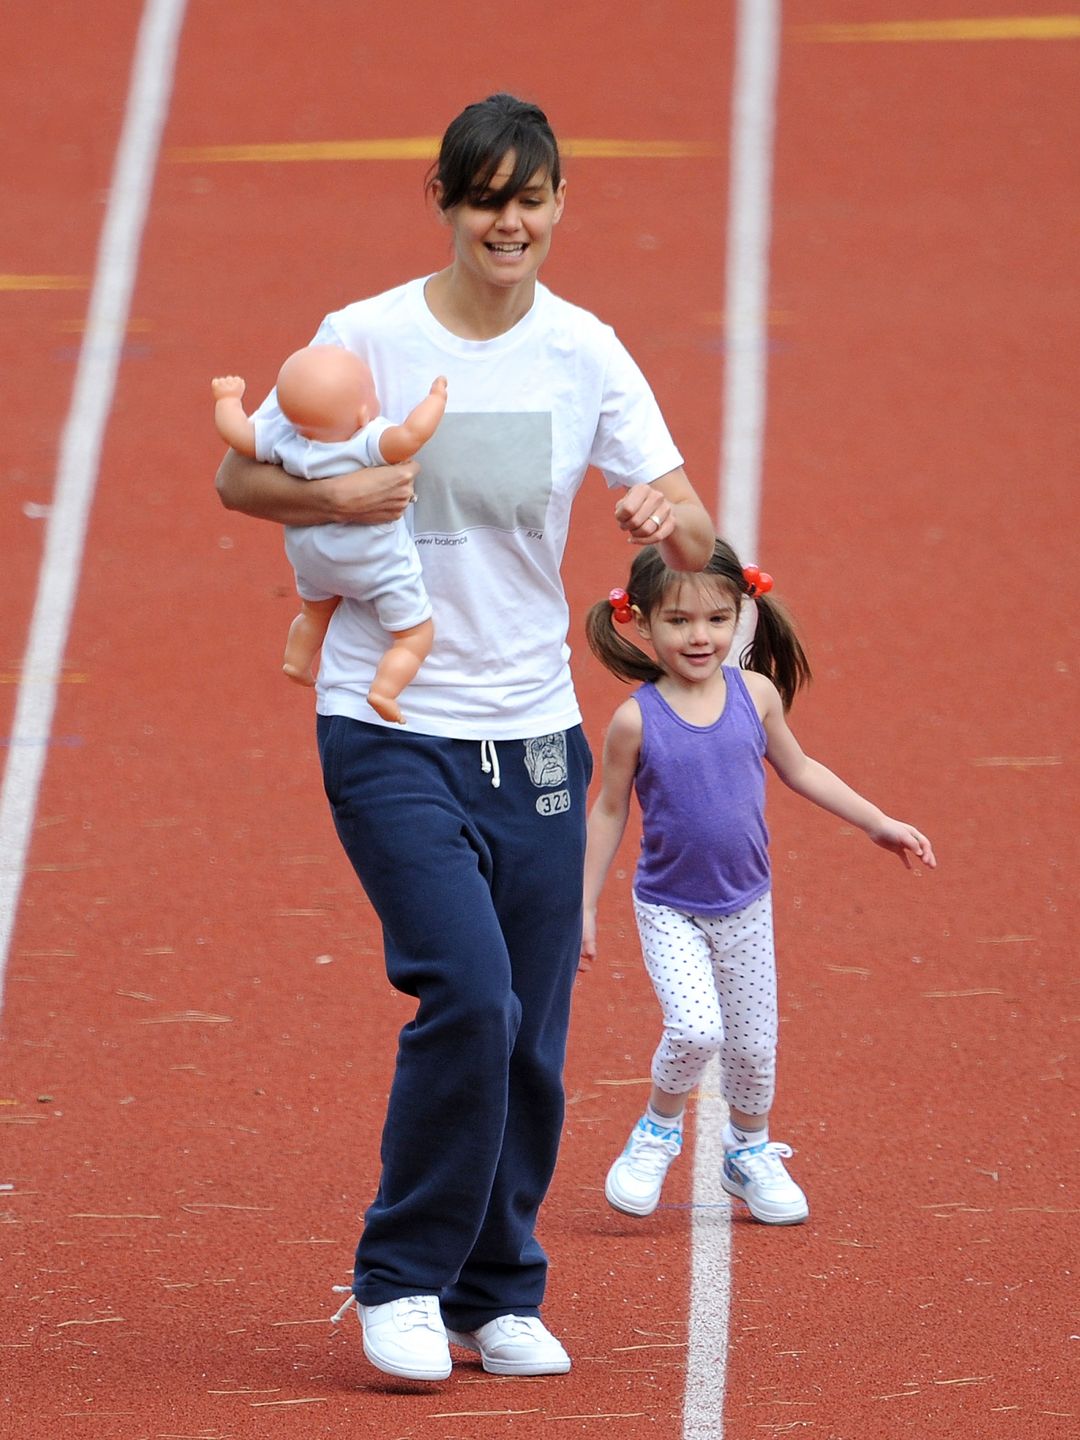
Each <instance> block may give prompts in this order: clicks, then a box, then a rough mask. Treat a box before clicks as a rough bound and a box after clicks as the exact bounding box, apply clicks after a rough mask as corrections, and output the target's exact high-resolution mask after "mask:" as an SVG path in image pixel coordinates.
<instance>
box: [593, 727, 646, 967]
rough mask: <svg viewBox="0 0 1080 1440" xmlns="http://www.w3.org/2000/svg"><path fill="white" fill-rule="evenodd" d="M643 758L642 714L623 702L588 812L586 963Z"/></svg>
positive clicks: (610, 730) (611, 729) (607, 739)
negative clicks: (635, 777)
mask: <svg viewBox="0 0 1080 1440" xmlns="http://www.w3.org/2000/svg"><path fill="white" fill-rule="evenodd" d="M640 753H641V711H640V710H639V709H638V704H637V701H636V700H625V701H623V703H622V704H621V705H620V706H619V708H618V709H617V710H616V711H615V714H614V715H613V716H612V717H611V724H610V725H609V726H608V732H607V735H606V736H605V738H604V758H603V774H602V777H601V782H600V793H599V795H597V797H596V800H595V801H594V802H593V807H592V809H591V810H590V811H589V828H588V842H587V844H586V847H585V917H584V927H583V930H582V937H581V959H582V963H583V964H587V963H588V962H590V961H592V960H595V958H596V908H597V905H598V904H599V902H600V892H601V891H602V890H603V888H604V881H605V880H606V879H607V873H608V871H609V870H610V869H611V862H612V860H614V858H615V852H616V851H617V850H618V848H619V844H620V842H621V840H622V837H623V834H624V833H625V831H626V821H627V818H628V817H629V814H630V795H631V792H632V791H633V788H634V775H635V774H636V772H637V765H638V756H639V755H640Z"/></svg>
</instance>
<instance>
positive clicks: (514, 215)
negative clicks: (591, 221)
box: [435, 151, 566, 289]
mask: <svg viewBox="0 0 1080 1440" xmlns="http://www.w3.org/2000/svg"><path fill="white" fill-rule="evenodd" d="M513 173H514V153H513V151H510V152H509V153H508V154H506V155H504V156H503V159H502V161H501V162H500V164H499V168H498V169H497V170H496V172H495V174H494V175H493V176H492V178H491V185H490V187H489V193H491V194H497V193H498V192H499V190H500V189H501V188H502V187H503V186H505V185H506V184H507V183H508V181H509V180H510V178H511V176H512V175H513ZM565 193H566V181H565V180H561V181H560V182H559V187H558V189H557V190H556V189H554V188H553V186H552V184H551V177H550V175H548V174H547V173H546V172H545V171H540V170H538V171H537V172H536V173H535V174H534V175H532V176H530V178H529V180H528V182H527V184H526V185H525V186H524V187H523V188H522V189H521V190H519V191H518V192H517V194H516V195H515V196H514V197H513V199H511V200H507V201H506V202H505V203H504V204H503V205H501V206H497V207H495V208H490V207H488V206H485V205H484V204H482V203H479V204H478V203H476V201H474V200H472V199H465V200H463V201H462V202H461V204H460V205H455V206H454V208H453V209H452V210H443V211H441V212H440V213H441V214H442V217H443V219H444V221H445V222H446V224H447V225H449V226H450V229H451V230H452V231H453V235H454V251H455V257H456V262H457V263H458V264H459V265H461V266H463V267H464V269H465V270H467V271H468V272H469V274H470V275H472V276H474V277H475V278H476V279H478V280H481V281H483V282H484V283H486V284H488V285H493V286H496V287H498V288H500V289H512V288H513V287H515V286H517V285H521V284H522V283H523V282H530V281H532V280H534V279H535V278H536V272H537V271H538V270H539V269H540V266H541V265H542V264H543V262H544V260H545V259H546V258H547V253H548V251H549V250H550V248H551V232H552V230H553V229H554V228H555V226H556V225H557V224H558V223H559V217H560V216H561V215H562V211H563V198H564V195H565ZM482 198H483V197H477V199H478V200H482ZM435 200H436V203H438V200H439V193H438V186H436V188H435Z"/></svg>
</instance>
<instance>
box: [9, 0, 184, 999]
mask: <svg viewBox="0 0 1080 1440" xmlns="http://www.w3.org/2000/svg"><path fill="white" fill-rule="evenodd" d="M185 3H186V0H147V5H146V8H145V9H144V11H143V14H142V18H141V20H140V22H139V32H138V36H137V39H136V42H135V54H134V60H133V62H132V73H131V84H130V88H129V90H128V98H127V104H126V107H125V111H124V125H123V129H122V131H121V134H120V140H119V142H118V145H117V150H116V160H115V165H114V170H113V177H112V184H111V186H110V188H109V199H108V206H107V209H106V212H105V220H104V223H103V225H102V230H101V239H100V241H99V244H98V255H97V263H96V266H95V271H94V281H93V288H92V290H91V294H90V302H89V307H88V311H87V323H86V330H85V332H84V335H83V342H82V345H81V347H80V350H79V361H78V366H77V369H76V372H75V383H74V386H73V390H72V399H71V406H70V409H69V410H68V414H67V419H66V420H65V422H64V429H63V432H62V434H61V438H60V454H59V459H58V462H57V472H56V484H55V487H54V490H53V498H52V503H51V506H50V509H49V518H48V522H47V528H46V534H45V548H44V555H43V558H42V562H41V568H40V570H39V572H38V587H37V594H36V596H35V600H34V612H33V616H32V618H31V621H30V631H29V637H28V640H27V645H26V653H25V656H24V659H23V664H22V671H21V678H20V681H19V687H18V693H17V698H16V702H15V717H14V722H13V725H12V733H11V737H10V740H9V742H8V754H7V763H6V765H5V767H4V782H3V789H2V791H0V1006H2V1005H3V995H4V976H5V973H6V971H7V961H8V955H9V952H10V948H11V939H12V935H13V933H14V929H15V917H16V913H17V910H18V905H19V896H20V894H21V891H22V883H23V878H24V875H25V873H26V858H27V854H28V852H29V848H30V834H31V830H32V828H33V822H34V815H35V813H36V809H37V799H38V791H39V789H40V786H41V777H42V774H43V772H44V768H45V757H46V754H47V751H48V747H49V742H50V739H51V734H52V722H53V715H54V712H55V709H56V690H57V684H58V680H59V675H60V670H61V666H62V664H63V659H64V650H65V647H66V645H67V638H68V632H69V630H70V627H71V617H72V613H73V611H74V607H75V600H76V596H77V593H78V586H79V577H80V574H81V570H82V558H83V550H84V546H85V541H86V529H87V524H88V521H89V515H90V507H91V504H92V502H93V498H94V490H95V487H96V484H97V476H98V465H99V462H100V458H101V447H102V442H103V437H104V433H105V426H106V422H107V420H108V416H109V411H110V409H111V407H112V399H113V394H114V392H115V388H116V374H117V369H118V367H119V361H120V350H121V347H122V345H123V343H124V335H125V332H126V330H127V323H128V314H129V311H130V306H131V295H132V290H133V288H134V284H135V275H136V271H137V269H138V258H139V247H140V244H141V240H142V233H143V228H144V226H145V222H146V213H147V209H148V206H149V200H150V193H151V190H152V188H153V179H154V172H155V169H156V165H157V158H158V154H159V151H160V146H161V135H162V131H163V129H164V125H165V119H166V116H167V113H168V105H169V100H170V97H171V93H172V80H173V73H174V69H175V61H176V51H177V46H178V42H179V36H180V30H181V27H182V25H183V19H184V9H185Z"/></svg>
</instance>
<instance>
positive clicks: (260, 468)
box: [214, 450, 420, 525]
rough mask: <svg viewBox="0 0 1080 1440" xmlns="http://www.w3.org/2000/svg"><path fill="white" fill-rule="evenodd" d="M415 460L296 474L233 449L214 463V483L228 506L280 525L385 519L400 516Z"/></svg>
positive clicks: (415, 470) (361, 522)
mask: <svg viewBox="0 0 1080 1440" xmlns="http://www.w3.org/2000/svg"><path fill="white" fill-rule="evenodd" d="M419 468H420V467H419V466H418V465H417V464H416V462H415V461H412V460H410V461H407V462H405V463H404V464H402V465H374V466H372V467H371V468H370V469H368V470H350V471H349V472H348V473H347V474H344V475H335V476H333V477H331V478H330V479H327V480H298V479H296V478H295V477H294V476H292V475H289V474H287V473H286V472H285V471H284V470H283V469H282V468H281V467H280V466H279V465H264V464H262V463H261V462H260V461H258V460H249V459H248V458H247V457H246V456H244V455H239V454H237V452H236V451H235V450H230V451H228V453H227V454H226V456H225V458H224V460H222V462H221V464H220V466H219V467H218V472H217V477H216V480H215V482H214V483H215V485H216V486H217V493H218V496H219V498H220V500H221V503H222V504H223V505H224V506H225V508H226V509H227V510H239V511H240V512H241V513H242V514H244V515H252V516H254V517H255V518H256V519H257V520H273V521H276V522H277V524H279V525H326V524H331V523H333V522H335V521H338V522H341V523H346V524H357V525H385V524H389V523H390V522H391V521H394V520H400V519H401V516H402V515H403V514H404V513H405V507H406V506H407V505H408V503H409V501H410V499H411V498H412V496H413V482H414V481H415V479H416V476H417V474H418V473H419Z"/></svg>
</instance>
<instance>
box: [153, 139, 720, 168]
mask: <svg viewBox="0 0 1080 1440" xmlns="http://www.w3.org/2000/svg"><path fill="white" fill-rule="evenodd" d="M561 148H562V150H563V153H564V154H565V155H567V156H572V157H573V158H574V159H576V160H676V159H700V158H701V157H702V156H708V155H718V154H719V153H720V146H719V145H717V144H716V143H714V142H713V141H711V140H602V139H601V140H568V141H565V142H564V143H563V145H562V147H561ZM438 151H439V140H438V137H437V136H434V135H430V136H428V135H418V136H414V137H413V138H411V139H402V140H307V141H295V142H294V141H283V142H281V143H279V144H269V145H195V146H180V147H178V148H175V149H172V150H168V151H166V155H165V158H166V159H167V160H171V161H174V162H177V163H179V164H192V163H200V164H210V165H224V164H243V163H249V164H250V163H253V162H256V163H257V162H271V163H274V164H281V163H283V162H288V161H296V160H299V161H307V162H310V161H316V160H434V158H435V156H436V155H437V154H438Z"/></svg>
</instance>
